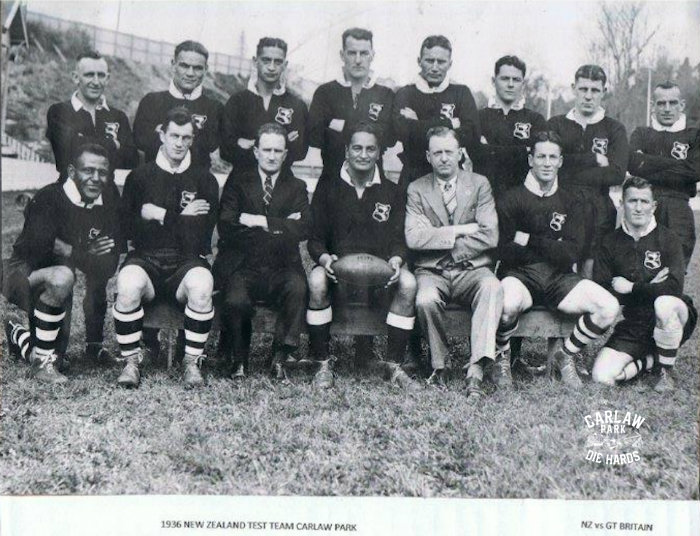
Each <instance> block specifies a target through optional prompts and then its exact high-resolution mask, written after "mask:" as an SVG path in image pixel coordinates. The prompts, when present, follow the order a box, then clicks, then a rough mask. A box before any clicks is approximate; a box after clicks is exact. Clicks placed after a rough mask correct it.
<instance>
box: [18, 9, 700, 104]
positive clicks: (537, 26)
mask: <svg viewBox="0 0 700 536" xmlns="http://www.w3.org/2000/svg"><path fill="white" fill-rule="evenodd" d="M596 5H597V4H596V3H595V2H585V1H578V2H554V1H516V2H505V1H497V2H495V1H494V2H479V1H467V2H465V1H461V2H449V1H445V2H425V1H404V2H400V1H394V2H392V1H376V0H375V1H357V0H356V1H353V2H329V1H325V2H318V1H316V2H312V1H285V2H281V1H277V2H273V1H269V0H268V1H260V0H258V1H257V2H237V1H236V2H233V1H199V2H195V1H182V2H175V1H172V0H170V1H144V0H142V1H126V0H123V1H121V2H117V1H101V2H93V1H81V2H66V1H60V2H58V1H34V0H30V1H29V2H28V7H29V10H30V11H37V12H40V13H45V14H47V15H53V16H57V17H61V18H67V19H71V20H77V21H81V22H87V23H90V24H94V25H96V26H102V27H105V28H110V29H116V28H117V19H119V30H120V31H122V32H127V33H133V34H136V35H140V36H144V37H150V38H151V39H156V40H164V41H168V42H173V43H176V42H178V41H182V40H184V39H194V40H197V41H201V42H202V43H204V44H205V45H206V46H207V48H209V50H210V51H217V52H224V53H228V54H238V53H239V52H240V39H241V32H242V31H244V32H245V47H246V48H245V53H246V55H247V56H252V55H253V54H254V49H255V44H256V43H257V41H258V39H259V38H260V37H263V36H275V37H281V38H283V39H285V40H286V41H287V43H288V44H289V47H290V54H289V61H290V63H291V64H294V65H296V66H299V65H302V66H303V70H302V71H301V74H302V75H303V76H305V77H306V78H310V79H312V80H315V81H317V82H323V81H325V80H327V79H330V78H334V77H336V76H337V74H338V73H339V69H340V60H339V58H338V51H339V49H340V34H341V33H342V31H343V30H344V29H345V28H349V27H351V26H361V27H365V28H368V29H370V30H372V31H373V33H374V48H375V51H376V57H375V60H374V64H373V68H374V70H375V71H377V73H378V74H379V75H380V76H382V77H390V78H393V79H394V80H395V81H396V82H398V83H399V84H405V83H408V82H410V81H412V80H413V78H415V76H416V73H417V66H416V57H417V55H418V49H419V46H420V42H421V41H422V40H423V38H424V37H426V36H427V35H430V34H435V33H442V34H444V35H446V36H447V37H448V38H449V39H450V40H451V41H452V44H453V67H452V70H451V72H450V77H451V78H452V79H453V80H455V81H457V82H462V83H466V84H468V85H470V86H471V87H472V88H474V89H480V90H482V91H484V92H486V93H487V94H489V93H490V87H491V86H490V77H491V75H492V69H493V63H494V62H495V60H496V59H497V58H498V57H500V56H502V55H504V54H517V55H518V56H520V57H521V58H523V59H524V60H525V61H526V62H527V65H528V70H529V72H535V73H543V74H545V76H546V77H547V78H548V79H549V80H551V81H552V82H553V83H555V84H562V85H568V84H569V83H570V82H571V81H572V80H571V78H572V77H573V73H574V71H575V70H576V68H577V67H578V66H579V65H580V64H583V63H587V62H588V61H589V58H588V57H587V48H586V45H587V43H588V41H589V36H590V35H593V34H594V33H595V32H594V20H595V14H596ZM646 7H647V10H648V12H649V14H650V18H649V20H650V22H651V23H652V24H660V25H661V26H660V29H659V32H658V34H657V38H656V39H655V40H654V44H655V48H656V50H657V51H661V50H666V51H667V53H668V55H669V56H671V57H673V58H679V59H682V58H684V57H686V56H688V57H690V60H691V62H692V63H693V64H697V63H699V62H700V32H699V31H698V29H699V28H700V2H697V1H693V2H647V5H646Z"/></svg>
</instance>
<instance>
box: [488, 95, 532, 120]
mask: <svg viewBox="0 0 700 536" xmlns="http://www.w3.org/2000/svg"><path fill="white" fill-rule="evenodd" d="M487 106H488V107H489V108H493V109H495V110H503V113H505V114H506V115H508V112H509V111H511V110H522V109H523V108H524V107H525V96H524V95H521V96H520V98H519V99H518V101H517V102H516V103H515V104H513V105H511V107H510V108H509V109H508V111H506V108H505V105H504V104H503V101H502V100H501V99H499V98H498V95H493V96H492V97H490V98H489V102H488V104H487Z"/></svg>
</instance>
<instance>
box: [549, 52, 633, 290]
mask: <svg viewBox="0 0 700 536" xmlns="http://www.w3.org/2000/svg"><path fill="white" fill-rule="evenodd" d="M606 81H607V77H606V75H605V71H603V69H601V68H600V67H598V66H597V65H583V66H581V67H579V68H578V70H577V71H576V74H575V75H574V84H573V85H572V87H573V89H574V92H575V98H576V100H575V103H574V107H573V108H572V109H571V110H570V111H569V112H568V113H567V114H566V115H558V116H555V117H552V118H551V119H550V120H549V123H548V126H547V128H548V129H550V130H553V131H554V132H556V133H557V134H558V135H559V137H560V138H561V142H562V148H563V153H562V155H563V156H564V165H563V166H562V168H561V172H560V173H559V179H560V181H561V185H562V187H564V188H566V190H567V191H568V192H569V194H570V195H573V196H574V197H575V198H576V200H577V201H578V203H580V204H581V205H582V206H583V207H584V210H585V213H584V219H583V221H584V223H585V226H586V236H585V240H584V245H583V252H582V257H581V259H580V260H579V261H577V268H578V273H580V274H581V275H583V276H584V277H586V278H589V279H590V277H591V274H592V270H593V256H594V254H595V249H596V247H597V244H598V242H599V241H600V239H601V238H602V237H603V236H605V235H606V234H608V233H610V232H612V230H613V229H615V216H616V211H615V205H614V204H613V202H612V200H611V199H610V196H609V188H610V186H615V185H617V184H622V181H623V179H624V178H625V171H626V170H627V160H628V157H629V145H628V143H627V134H626V132H625V127H624V126H623V125H622V123H620V122H618V121H616V120H614V119H612V118H610V117H608V116H606V115H605V110H604V109H603V108H602V106H601V105H600V103H601V101H602V100H603V95H604V93H605V84H606Z"/></svg>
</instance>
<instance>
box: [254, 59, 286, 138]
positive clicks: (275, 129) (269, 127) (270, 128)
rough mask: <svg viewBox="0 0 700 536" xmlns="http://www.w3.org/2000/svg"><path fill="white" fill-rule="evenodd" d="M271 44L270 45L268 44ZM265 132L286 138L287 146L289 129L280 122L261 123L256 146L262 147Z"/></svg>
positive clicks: (256, 136)
mask: <svg viewBox="0 0 700 536" xmlns="http://www.w3.org/2000/svg"><path fill="white" fill-rule="evenodd" d="M267 46H269V45H267ZM263 134H278V135H280V136H282V138H283V139H284V146H285V147H287V131H286V130H284V127H283V126H282V125H280V124H279V123H265V124H263V125H260V128H258V131H257V132H256V133H255V146H256V147H260V138H262V136H263Z"/></svg>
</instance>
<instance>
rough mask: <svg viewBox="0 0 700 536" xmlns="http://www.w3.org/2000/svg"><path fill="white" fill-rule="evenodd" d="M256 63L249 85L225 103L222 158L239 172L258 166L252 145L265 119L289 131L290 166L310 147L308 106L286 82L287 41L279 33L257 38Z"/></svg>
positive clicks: (234, 171) (235, 171) (288, 151)
mask: <svg viewBox="0 0 700 536" xmlns="http://www.w3.org/2000/svg"><path fill="white" fill-rule="evenodd" d="M253 63H254V64H255V71H253V75H251V77H250V80H248V87H247V89H244V90H243V91H241V92H239V93H236V94H235V95H233V96H231V98H230V99H229V100H228V102H227V103H226V106H225V107H224V115H223V122H222V127H223V132H222V139H221V158H223V159H224V160H228V161H229V162H231V164H233V171H232V174H236V175H239V174H242V173H246V172H248V171H254V170H255V169H256V168H257V167H258V161H257V160H256V158H255V155H254V154H253V153H254V149H253V146H254V145H255V137H256V135H257V132H258V129H259V128H260V127H261V126H262V125H264V124H265V123H277V124H279V125H281V126H282V127H283V128H284V130H285V132H286V133H287V134H286V136H287V149H286V150H287V158H286V160H285V165H286V166H287V167H291V165H292V164H293V163H294V162H296V161H297V160H303V159H304V157H305V156H306V151H307V149H308V148H309V144H308V141H307V136H306V122H307V120H308V109H307V107H306V104H305V103H304V101H302V100H301V99H300V98H299V97H297V96H296V95H293V94H292V93H291V92H290V91H289V90H287V88H286V87H285V85H284V79H283V77H284V73H285V70H286V69H287V43H285V42H284V41H283V40H282V39H278V38H276V37H263V38H262V39H260V41H258V47H257V50H256V53H255V57H254V58H253Z"/></svg>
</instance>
